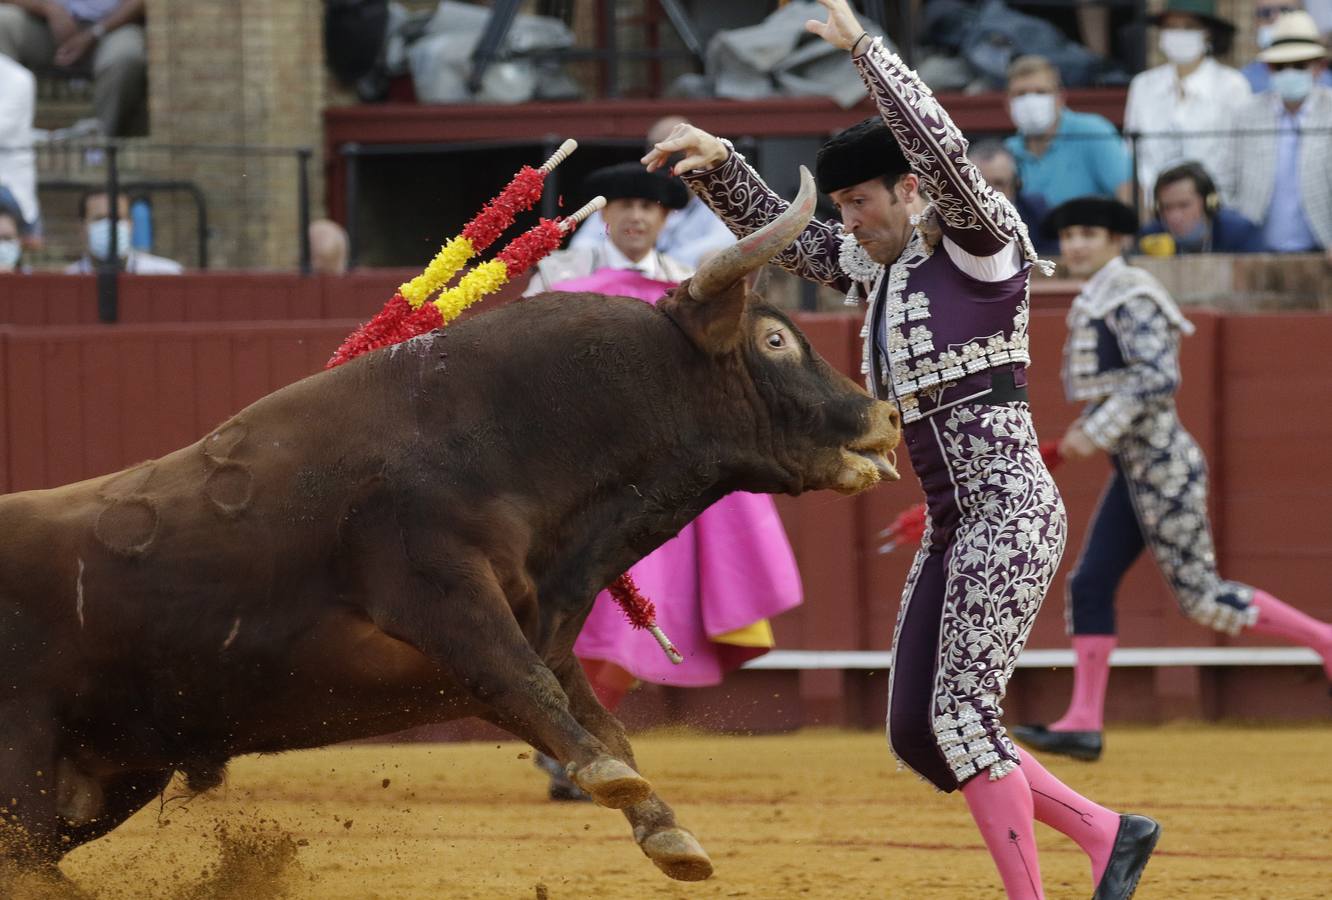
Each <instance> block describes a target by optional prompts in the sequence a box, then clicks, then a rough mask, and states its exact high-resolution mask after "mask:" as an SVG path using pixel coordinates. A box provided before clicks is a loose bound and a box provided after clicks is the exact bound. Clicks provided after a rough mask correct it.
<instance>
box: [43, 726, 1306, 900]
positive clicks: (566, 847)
mask: <svg viewBox="0 0 1332 900" xmlns="http://www.w3.org/2000/svg"><path fill="white" fill-rule="evenodd" d="M634 743H635V746H636V748H637V751H638V754H639V761H640V765H641V767H642V769H643V772H644V773H645V774H646V775H647V776H648V777H649V778H650V779H651V780H652V781H653V782H654V784H655V785H656V786H657V788H658V790H659V791H660V792H661V793H662V795H663V796H664V797H665V798H666V799H667V800H668V801H669V802H671V803H672V804H673V805H674V806H675V809H676V811H677V814H678V815H679V816H680V819H681V822H682V824H684V825H685V826H686V827H689V828H692V829H693V830H694V831H695V832H696V833H697V834H698V836H699V838H700V839H701V840H702V842H703V844H704V846H706V847H707V848H708V850H709V852H710V853H711V854H712V857H713V860H714V862H715V863H716V867H717V871H716V875H715V876H714V877H713V878H712V879H711V880H710V881H707V882H702V883H699V884H681V883H676V882H672V881H670V880H668V879H667V878H666V877H665V876H663V875H661V874H660V873H659V872H658V871H657V870H656V868H655V867H654V866H653V865H652V864H651V863H649V862H648V861H647V859H646V858H645V857H644V856H643V855H642V854H641V852H640V851H639V850H638V849H637V847H635V846H634V844H633V842H632V840H631V839H630V836H629V834H628V827H627V825H626V823H625V821H624V819H623V817H622V816H621V815H620V814H619V813H617V812H614V811H611V810H605V809H601V808H598V807H594V806H590V805H584V804H552V803H550V802H548V801H547V800H546V799H545V793H544V790H545V782H544V777H542V776H540V775H539V773H537V772H536V770H535V769H534V768H533V767H532V765H531V762H530V760H528V759H526V758H523V757H522V754H525V753H526V751H527V748H526V747H525V746H524V745H520V744H516V743H512V744H510V743H505V744H500V745H496V744H493V743H492V744H445V745H411V746H387V745H383V746H357V747H339V748H333V749H327V750H320V751H311V752H304V753H292V754H287V755H284V756H277V757H264V758H244V759H240V760H236V761H235V762H234V763H233V764H232V766H231V769H230V776H229V779H228V782H227V784H226V786H225V787H224V788H221V789H219V790H218V791H216V792H214V793H212V794H210V795H207V796H203V797H199V798H196V799H194V800H192V801H190V802H188V803H186V802H183V801H181V800H179V799H176V800H168V802H166V803H165V805H164V806H163V807H161V808H159V806H158V805H157V804H154V805H153V806H152V807H150V808H148V809H145V810H144V811H142V812H141V813H139V814H138V815H137V816H136V817H134V818H133V819H131V820H130V821H129V822H128V823H126V824H125V825H124V826H122V827H121V828H120V829H118V830H117V831H115V832H113V833H112V834H111V835H110V836H108V837H106V838H103V839H102V840H100V841H97V842H95V843H93V844H91V845H89V846H87V847H84V848H81V849H79V850H78V851H76V852H74V853H73V854H71V855H70V857H69V858H68V859H67V860H66V861H65V863H64V866H63V869H64V871H65V873H66V874H67V875H68V876H69V877H70V878H71V879H72V880H73V881H74V882H75V883H77V884H78V885H79V886H80V887H81V888H83V889H84V890H85V891H86V892H87V893H88V894H90V895H91V896H93V897H96V898H99V900H120V898H135V900H138V898H147V900H155V898H162V900H221V898H228V900H230V898H247V900H250V898H264V897H290V898H296V900H304V898H321V900H323V898H348V900H351V898H356V900H366V898H395V900H396V898H416V897H422V898H424V897H431V898H455V897H457V898H543V897H544V898H547V900H572V898H588V897H599V898H713V897H747V898H756V900H759V898H761V900H769V898H788V897H790V898H811V900H812V898H838V900H843V898H859V897H892V898H898V897H900V898H913V900H914V898H934V897H938V898H954V897H979V898H989V897H998V896H1000V893H1001V892H1000V890H999V887H998V880H997V877H996V876H995V874H994V872H993V870H992V869H991V866H990V863H989V860H988V857H987V856H986V854H985V852H984V850H983V849H982V846H981V844H980V842H979V839H978V838H977V837H976V835H975V834H974V833H973V831H972V826H971V822H970V819H969V817H968V815H967V811H966V808H965V806H964V805H963V803H962V801H961V799H960V797H959V796H958V795H951V796H941V795H937V794H936V793H934V791H933V790H932V789H931V788H929V787H928V786H926V785H924V784H922V783H920V782H918V781H917V780H916V779H915V777H913V776H912V775H910V774H907V773H899V772H897V771H895V766H894V763H893V762H892V761H891V759H890V757H889V755H888V752H887V749H886V746H885V744H884V741H883V738H882V736H881V735H879V734H872V733H871V734H866V733H861V732H855V733H850V732H834V731H806V732H803V733H800V734H796V735H790V736H779V737H717V736H711V735H700V734H688V733H654V734H647V735H641V736H639V737H637V738H636V740H635V741H634ZM1329 758H1332V723H1327V724H1324V725H1319V726H1314V727H1306V728H1295V727H1240V726H1200V725H1190V726H1173V727H1165V728H1154V729H1146V728H1144V729H1117V730H1113V731H1111V732H1110V734H1109V735H1108V752H1107V756H1106V757H1105V758H1104V759H1103V760H1102V761H1101V762H1099V763H1096V764H1083V763H1076V762H1071V761H1070V762H1062V763H1059V762H1053V761H1052V762H1051V765H1050V768H1051V769H1052V770H1053V771H1055V772H1056V774H1058V775H1060V776H1061V777H1063V778H1065V780H1067V781H1069V782H1070V783H1071V784H1073V785H1074V786H1076V787H1078V788H1080V789H1082V790H1083V791H1084V792H1085V793H1087V794H1088V795H1090V796H1092V797H1095V798H1098V799H1100V800H1102V801H1103V802H1105V803H1107V804H1109V805H1111V806H1115V807H1118V808H1120V809H1123V810H1134V811H1141V812H1146V813H1150V814H1152V815H1154V816H1156V817H1158V818H1159V819H1160V820H1161V821H1162V823H1163V825H1164V829H1165V831H1164V837H1163V838H1162V840H1161V844H1160V846H1159V848H1158V850H1157V854H1156V856H1155V857H1154V858H1153V861H1152V863H1151V865H1150V866H1149V867H1148V869H1147V874H1146V876H1145V878H1144V881H1143V884H1142V887H1141V888H1140V889H1139V892H1138V895H1137V896H1138V897H1139V898H1209V900H1210V898H1223V897H1226V898H1228V897H1243V898H1250V900H1255V898H1327V897H1329V896H1332V766H1329V764H1328V760H1329ZM171 793H172V792H171V791H169V792H168V797H169V796H170V795H171ZM1037 839H1038V841H1039V843H1040V848H1041V854H1042V855H1041V863H1042V868H1043V871H1044V877H1045V884H1046V890H1047V893H1048V895H1049V896H1050V897H1052V898H1053V897H1087V896H1090V893H1091V885H1090V876H1089V874H1088V872H1087V869H1086V863H1085V861H1084V858H1083V857H1082V855H1081V854H1080V853H1079V852H1078V851H1077V850H1076V848H1075V847H1073V845H1072V844H1071V843H1069V842H1068V841H1066V840H1065V839H1063V838H1062V837H1061V836H1059V835H1058V834H1056V833H1055V832H1053V831H1051V830H1049V829H1046V828H1045V827H1044V826H1038V833H1037Z"/></svg>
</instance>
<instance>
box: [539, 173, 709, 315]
mask: <svg viewBox="0 0 1332 900" xmlns="http://www.w3.org/2000/svg"><path fill="white" fill-rule="evenodd" d="M582 192H583V194H584V195H585V196H586V197H588V198H591V197H595V196H597V195H598V194H600V195H602V196H604V197H605V198H606V208H605V209H604V210H603V213H604V216H603V218H604V219H605V222H606V226H605V228H606V238H607V239H606V240H605V241H600V242H595V243H593V244H592V245H591V246H583V247H570V248H569V249H567V250H557V251H555V252H554V253H552V254H551V255H550V256H547V257H546V258H545V259H543V260H541V262H539V263H537V267H536V272H535V273H533V275H532V280H531V282H529V283H528V285H527V290H525V291H524V292H523V293H524V295H525V296H530V295H532V294H539V293H542V292H543V291H548V290H550V289H551V285H553V284H555V283H557V282H561V281H569V280H571V279H575V278H582V277H583V276H585V275H591V274H592V273H593V272H598V271H601V270H603V269H632V270H634V271H636V272H638V273H639V274H640V275H642V276H643V277H645V278H648V279H651V280H653V281H660V282H679V281H684V280H685V279H686V278H688V277H689V276H690V275H692V274H693V273H694V269H693V267H692V266H687V265H685V264H684V263H682V262H680V261H679V260H677V259H675V258H674V257H672V256H668V255H666V254H665V253H662V252H661V250H659V249H657V242H658V239H659V238H660V235H661V232H662V230H663V229H664V228H665V226H666V216H667V215H668V214H669V213H670V212H671V210H676V209H684V208H685V205H686V203H688V201H689V189H688V188H686V187H685V186H684V183H683V182H682V181H680V179H678V178H675V177H673V176H670V175H667V174H666V173H665V172H645V171H644V170H643V167H642V166H641V165H639V164H638V163H636V162H626V163H620V164H618V165H614V166H607V167H605V168H604V169H597V170H596V171H595V172H593V173H592V174H591V175H589V176H588V177H587V179H586V180H585V181H584V182H583V191H582ZM583 227H584V228H586V227H587V223H584V224H583Z"/></svg>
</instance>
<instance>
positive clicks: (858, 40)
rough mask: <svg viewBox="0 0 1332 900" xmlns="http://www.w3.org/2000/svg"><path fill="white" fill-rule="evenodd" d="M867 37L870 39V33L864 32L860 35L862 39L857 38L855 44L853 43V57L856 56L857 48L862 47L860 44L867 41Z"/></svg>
mask: <svg viewBox="0 0 1332 900" xmlns="http://www.w3.org/2000/svg"><path fill="white" fill-rule="evenodd" d="M867 37H869V32H868V31H862V32H861V33H860V37H858V38H856V40H855V43H853V44H852V45H851V55H852V56H855V55H856V48H857V47H859V46H860V42H861V41H863V40H865V38H867Z"/></svg>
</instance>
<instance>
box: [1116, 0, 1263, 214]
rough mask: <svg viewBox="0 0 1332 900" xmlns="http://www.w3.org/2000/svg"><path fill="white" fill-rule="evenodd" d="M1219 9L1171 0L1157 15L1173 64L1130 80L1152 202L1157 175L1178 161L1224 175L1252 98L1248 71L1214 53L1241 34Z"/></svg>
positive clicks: (1128, 127)
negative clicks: (1236, 126) (1229, 133)
mask: <svg viewBox="0 0 1332 900" xmlns="http://www.w3.org/2000/svg"><path fill="white" fill-rule="evenodd" d="M1214 10H1215V3H1214V0H1167V2H1166V6H1165V9H1164V10H1163V11H1162V12H1160V13H1158V14H1157V15H1156V16H1154V17H1153V18H1152V20H1151V21H1152V24H1154V25H1156V26H1157V28H1158V29H1160V35H1159V45H1160V48H1161V53H1162V54H1164V55H1165V58H1166V60H1167V62H1166V63H1165V64H1164V65H1160V66H1157V67H1156V68H1154V69H1148V70H1147V71H1145V72H1141V73H1139V74H1138V75H1136V76H1134V78H1133V81H1132V82H1130V83H1129V92H1128V104H1127V106H1126V107H1125V109H1124V130H1125V131H1126V132H1127V133H1128V134H1129V136H1130V137H1132V136H1134V135H1140V137H1138V139H1137V154H1138V184H1139V186H1140V188H1141V191H1142V196H1143V198H1144V200H1147V201H1148V202H1150V197H1151V192H1152V188H1153V187H1155V186H1156V179H1157V177H1158V176H1159V175H1160V174H1161V172H1162V171H1163V170H1164V169H1166V168H1168V167H1170V166H1171V165H1174V164H1175V163H1179V162H1183V161H1185V160H1189V159H1196V160H1202V161H1203V164H1204V165H1205V166H1206V167H1207V170H1208V173H1209V174H1211V175H1212V177H1213V178H1215V177H1217V176H1218V175H1219V174H1220V173H1221V171H1222V170H1223V169H1224V168H1225V165H1226V163H1225V159H1224V157H1225V152H1226V149H1227V142H1226V140H1225V132H1226V130H1227V129H1228V128H1229V127H1230V123H1231V122H1232V121H1234V119H1235V117H1236V114H1237V112H1238V110H1239V107H1241V106H1242V105H1244V103H1245V102H1246V101H1247V100H1248V98H1249V96H1250V93H1251V92H1250V91H1249V82H1248V81H1247V80H1245V78H1244V76H1243V75H1241V74H1240V73H1239V71H1238V70H1236V69H1232V68H1230V67H1229V66H1224V65H1222V64H1221V63H1219V62H1217V61H1216V59H1215V58H1214V57H1213V56H1212V54H1213V53H1222V52H1224V51H1225V49H1226V48H1227V47H1228V46H1229V44H1230V40H1231V38H1232V37H1233V36H1234V33H1235V26H1233V25H1231V24H1230V23H1229V22H1227V21H1225V20H1224V19H1220V18H1217V16H1216V15H1215V12H1214Z"/></svg>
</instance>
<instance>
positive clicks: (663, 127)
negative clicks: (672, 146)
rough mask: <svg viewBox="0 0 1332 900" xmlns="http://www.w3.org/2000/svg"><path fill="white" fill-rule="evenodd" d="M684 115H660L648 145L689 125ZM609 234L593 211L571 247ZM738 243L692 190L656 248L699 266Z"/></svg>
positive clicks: (602, 239) (671, 217)
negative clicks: (678, 126)
mask: <svg viewBox="0 0 1332 900" xmlns="http://www.w3.org/2000/svg"><path fill="white" fill-rule="evenodd" d="M688 124H689V122H688V121H687V120H686V119H684V118H683V117H681V116H666V117H665V118H663V119H658V120H657V121H656V123H655V124H653V126H652V127H651V128H649V129H648V133H647V149H648V150H651V149H652V147H653V145H655V144H657V143H659V142H660V141H664V140H666V138H667V136H669V135H670V133H671V132H672V131H674V130H675V126H677V125H688ZM608 237H609V235H608V233H607V230H606V223H605V220H604V219H603V218H602V216H601V213H593V214H592V216H591V217H589V218H588V220H587V221H586V222H584V223H583V224H582V226H581V227H580V228H579V229H578V231H577V232H575V233H574V236H573V239H572V240H571V241H570V242H569V246H570V247H591V246H592V245H593V244H597V243H604V242H605V241H606V240H607V239H608ZM734 243H735V236H734V235H732V234H731V232H730V230H729V229H727V227H726V225H725V224H723V223H722V220H721V219H719V218H717V217H716V216H715V215H713V213H712V210H710V209H708V207H707V204H706V203H704V202H703V201H702V200H700V199H698V197H696V196H694V195H693V194H692V193H691V194H690V195H689V202H688V203H686V204H685V207H684V209H679V210H674V211H672V212H671V213H670V215H668V216H667V217H666V224H665V225H664V226H663V227H662V229H661V234H660V235H658V237H657V249H658V250H660V251H661V252H662V253H665V254H667V255H668V256H671V257H673V258H674V259H677V260H679V261H680V262H682V263H684V264H685V265H686V266H689V267H690V268H697V267H698V264H699V262H700V261H701V260H702V259H703V257H704V256H706V255H708V254H710V253H713V252H715V251H717V250H720V249H722V248H723V247H729V246H731V245H732V244H734Z"/></svg>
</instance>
